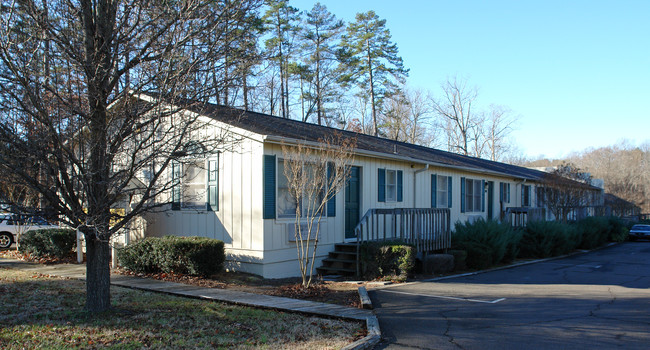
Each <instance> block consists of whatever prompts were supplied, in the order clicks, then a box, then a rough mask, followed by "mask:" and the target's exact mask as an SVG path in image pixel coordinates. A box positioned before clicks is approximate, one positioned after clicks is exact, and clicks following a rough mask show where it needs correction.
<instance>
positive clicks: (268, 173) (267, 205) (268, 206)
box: [262, 155, 275, 219]
mask: <svg viewBox="0 0 650 350" xmlns="http://www.w3.org/2000/svg"><path fill="white" fill-rule="evenodd" d="M262 172H263V173H264V179H263V183H262V184H263V192H264V204H263V205H264V207H263V213H262V217H263V218H264V219H275V156H271V155H265V156H264V166H263V170H262Z"/></svg>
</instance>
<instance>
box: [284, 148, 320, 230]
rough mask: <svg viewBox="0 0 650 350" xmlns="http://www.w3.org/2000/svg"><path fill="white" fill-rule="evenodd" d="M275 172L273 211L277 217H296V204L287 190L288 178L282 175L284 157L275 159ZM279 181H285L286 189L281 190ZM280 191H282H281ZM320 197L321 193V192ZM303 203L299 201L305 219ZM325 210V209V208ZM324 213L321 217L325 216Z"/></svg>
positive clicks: (305, 211) (305, 209) (305, 210)
mask: <svg viewBox="0 0 650 350" xmlns="http://www.w3.org/2000/svg"><path fill="white" fill-rule="evenodd" d="M277 162H278V163H277V166H276V168H277V170H276V171H277V174H276V176H275V178H276V181H275V183H276V189H275V212H276V218H278V219H294V218H295V217H296V205H298V204H297V203H295V201H294V200H293V198H292V197H291V195H290V193H289V190H288V180H287V177H286V176H285V175H284V159H283V158H278V161H277ZM323 176H327V174H324V175H323ZM281 182H286V183H287V187H286V190H282V189H283V188H285V187H281V186H280V185H281ZM281 192H282V193H281ZM321 198H322V194H321ZM304 203H306V202H305V201H302V200H301V201H300V206H301V210H302V217H303V219H307V217H306V215H307V208H306V207H305V205H304ZM325 210H327V209H325ZM325 216H327V215H324V217H323V219H324V218H325Z"/></svg>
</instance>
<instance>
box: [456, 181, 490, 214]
mask: <svg viewBox="0 0 650 350" xmlns="http://www.w3.org/2000/svg"><path fill="white" fill-rule="evenodd" d="M484 183H485V181H483V180H473V179H464V183H462V184H464V186H463V187H464V191H465V193H464V209H465V210H464V211H465V212H469V213H472V212H480V211H483V210H484V207H483V198H484V192H483V187H484V185H483V184H484ZM462 190H463V188H461V192H462Z"/></svg>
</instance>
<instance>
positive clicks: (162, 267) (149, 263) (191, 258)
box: [117, 236, 225, 276]
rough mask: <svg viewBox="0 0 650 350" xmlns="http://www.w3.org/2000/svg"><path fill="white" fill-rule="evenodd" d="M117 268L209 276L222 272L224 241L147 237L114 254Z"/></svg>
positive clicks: (200, 238) (196, 238)
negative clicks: (118, 264) (118, 265)
mask: <svg viewBox="0 0 650 350" xmlns="http://www.w3.org/2000/svg"><path fill="white" fill-rule="evenodd" d="M117 257H118V260H119V262H120V265H121V266H122V267H124V268H125V269H127V270H130V271H133V272H142V273H158V272H165V273H172V272H173V273H181V274H187V275H198V276H210V275H213V274H215V273H217V272H219V271H221V270H222V269H223V263H224V261H225V252H224V246H223V242H222V241H220V240H216V239H211V238H204V237H177V236H165V237H162V238H158V237H148V238H145V239H143V240H142V241H139V242H137V243H135V244H131V245H128V246H126V247H124V248H122V249H120V250H118V253H117Z"/></svg>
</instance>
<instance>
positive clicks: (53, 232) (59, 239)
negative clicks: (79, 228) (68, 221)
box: [18, 228, 77, 258]
mask: <svg viewBox="0 0 650 350" xmlns="http://www.w3.org/2000/svg"><path fill="white" fill-rule="evenodd" d="M76 243H77V233H76V231H75V230H72V229H59V228H54V229H52V228H51V229H39V230H30V231H27V232H25V233H23V234H22V235H21V236H20V244H19V246H18V250H19V251H20V252H21V253H27V254H30V255H32V256H35V257H46V256H49V257H56V258H65V257H68V256H70V254H72V253H73V249H74V247H75V245H76Z"/></svg>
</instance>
